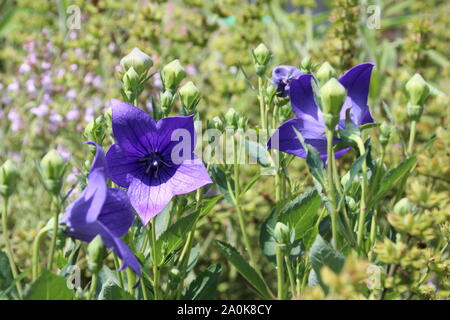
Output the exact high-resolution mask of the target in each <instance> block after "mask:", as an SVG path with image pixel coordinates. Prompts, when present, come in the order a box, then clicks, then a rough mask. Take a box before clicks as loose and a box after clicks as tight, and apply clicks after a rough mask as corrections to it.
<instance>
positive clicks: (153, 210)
mask: <svg viewBox="0 0 450 320" xmlns="http://www.w3.org/2000/svg"><path fill="white" fill-rule="evenodd" d="M111 106H112V127H113V133H114V138H115V141H116V144H114V145H112V146H111V148H110V149H109V150H108V153H107V154H106V159H107V162H108V168H109V171H110V177H111V180H113V181H114V182H115V183H117V184H118V185H119V186H122V187H125V188H128V196H129V198H130V201H131V204H132V205H133V207H134V209H135V210H136V211H137V213H138V214H139V216H140V218H141V220H142V223H143V224H144V225H146V224H147V223H148V222H149V221H150V220H151V219H152V218H153V217H154V216H155V215H157V214H158V213H159V212H161V210H163V209H164V207H165V206H166V205H167V204H168V203H169V202H170V200H171V199H172V197H173V196H174V195H180V194H185V193H189V192H192V191H194V190H196V189H198V188H201V187H202V186H204V185H206V184H209V183H212V181H211V178H210V177H209V175H208V172H207V170H206V168H205V166H204V165H203V163H202V162H201V160H200V159H198V158H197V157H196V156H195V155H194V153H193V151H194V147H195V131H194V122H193V116H187V117H168V118H164V119H161V120H160V121H158V122H157V123H156V122H155V121H154V120H153V119H152V118H151V117H150V116H149V115H148V114H147V113H146V112H144V111H143V110H141V109H139V108H136V107H134V106H132V105H130V104H128V103H125V102H122V101H118V100H111ZM180 136H181V138H182V139H181V141H180ZM180 147H181V148H180Z"/></svg>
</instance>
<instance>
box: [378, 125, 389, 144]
mask: <svg viewBox="0 0 450 320" xmlns="http://www.w3.org/2000/svg"><path fill="white" fill-rule="evenodd" d="M380 133H381V135H380V143H381V145H382V146H386V145H387V144H388V143H389V139H391V133H392V129H391V127H390V126H389V125H388V124H387V123H386V122H383V123H382V124H381V125H380Z"/></svg>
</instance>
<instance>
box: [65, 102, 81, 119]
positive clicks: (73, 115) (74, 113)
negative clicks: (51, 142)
mask: <svg viewBox="0 0 450 320" xmlns="http://www.w3.org/2000/svg"><path fill="white" fill-rule="evenodd" d="M66 119H67V120H68V121H75V120H78V119H80V111H79V110H78V106H76V105H75V106H73V108H72V110H70V111H69V112H67V114H66Z"/></svg>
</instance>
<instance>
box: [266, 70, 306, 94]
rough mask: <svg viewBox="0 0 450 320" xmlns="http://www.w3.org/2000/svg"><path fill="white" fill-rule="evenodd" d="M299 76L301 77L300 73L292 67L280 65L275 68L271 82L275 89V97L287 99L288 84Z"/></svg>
mask: <svg viewBox="0 0 450 320" xmlns="http://www.w3.org/2000/svg"><path fill="white" fill-rule="evenodd" d="M300 75H302V72H301V71H300V70H299V69H297V68H296V67H293V66H285V65H281V66H278V67H275V68H274V69H273V71H272V82H273V85H274V87H275V88H276V89H277V95H278V96H279V97H283V98H284V97H287V96H288V94H289V87H290V86H289V83H290V82H291V80H292V79H296V78H298V77H299V76H300Z"/></svg>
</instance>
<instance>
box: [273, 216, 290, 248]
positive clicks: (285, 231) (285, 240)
mask: <svg viewBox="0 0 450 320" xmlns="http://www.w3.org/2000/svg"><path fill="white" fill-rule="evenodd" d="M273 236H274V238H275V241H276V242H277V243H278V244H282V245H289V244H291V243H292V240H293V239H292V232H291V230H290V229H289V227H288V226H287V225H285V224H284V223H282V222H277V224H276V225H275V228H274V232H273Z"/></svg>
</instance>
